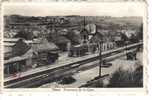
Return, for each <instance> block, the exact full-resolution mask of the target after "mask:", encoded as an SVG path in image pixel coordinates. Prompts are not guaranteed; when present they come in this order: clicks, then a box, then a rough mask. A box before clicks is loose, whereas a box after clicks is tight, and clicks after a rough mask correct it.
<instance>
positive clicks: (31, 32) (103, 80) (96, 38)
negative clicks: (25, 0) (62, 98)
mask: <svg viewBox="0 0 152 100" xmlns="http://www.w3.org/2000/svg"><path fill="white" fill-rule="evenodd" d="M145 16H146V14H145V4H142V3H136V4H134V3H133V4H132V3H131V4H130V3H128V4H123V3H120V4H119V5H116V4H107V3H105V4H104V3H103V4H100V3H95V4H90V3H87V4H86V5H83V3H82V4H74V3H69V4H66V5H62V4H56V3H55V4H45V5H44V4H9V3H8V4H7V3H6V4H4V5H3V7H2V19H3V25H2V29H3V55H4V56H3V57H4V58H3V59H4V61H3V79H4V80H3V84H4V88H5V89H10V88H144V87H145V83H144V82H145V77H146V75H145V74H144V73H145V70H144V69H145V67H146V66H145V63H144V59H145V60H146V56H145V55H144V51H145V45H144V44H145V43H144V42H145V39H144V38H145V35H144V32H145V31H144V29H145V28H144V27H145Z"/></svg>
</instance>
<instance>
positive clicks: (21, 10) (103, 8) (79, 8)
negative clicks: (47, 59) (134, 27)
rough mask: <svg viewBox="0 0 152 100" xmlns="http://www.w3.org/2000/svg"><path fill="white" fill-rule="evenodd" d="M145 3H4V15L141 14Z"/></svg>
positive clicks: (118, 15)
mask: <svg viewBox="0 0 152 100" xmlns="http://www.w3.org/2000/svg"><path fill="white" fill-rule="evenodd" d="M145 7H146V5H145V3H137V2H136V3H99V2H98V3H66V4H65V3H4V4H3V14H4V15H12V14H18V15H24V16H64V15H81V16H112V17H123V16H127V17H128V16H143V15H145V14H146V8H145Z"/></svg>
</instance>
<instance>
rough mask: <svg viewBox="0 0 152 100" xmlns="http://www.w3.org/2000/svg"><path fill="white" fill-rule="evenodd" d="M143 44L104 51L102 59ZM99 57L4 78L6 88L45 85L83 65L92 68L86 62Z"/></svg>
mask: <svg viewBox="0 0 152 100" xmlns="http://www.w3.org/2000/svg"><path fill="white" fill-rule="evenodd" d="M142 45H143V42H139V43H134V44H130V45H126V46H124V47H120V48H117V49H113V50H108V51H105V52H102V59H103V60H106V61H107V62H108V61H112V60H114V59H117V58H119V57H122V56H125V55H126V54H127V53H130V52H135V51H136V49H137V48H138V47H140V46H142ZM98 59H99V55H95V56H93V57H88V58H85V59H83V60H76V61H74V62H69V63H67V64H63V65H60V66H57V67H55V68H49V69H46V70H42V71H40V72H36V73H33V74H29V75H26V76H23V77H19V78H16V79H11V80H4V88H34V87H39V86H40V85H43V84H45V83H48V82H54V81H57V80H60V79H62V78H63V77H65V76H69V75H73V74H74V73H76V72H77V71H79V70H81V69H83V67H85V69H86V70H87V69H89V68H91V66H85V64H88V63H90V62H93V61H97V60H98ZM87 67H88V68H87Z"/></svg>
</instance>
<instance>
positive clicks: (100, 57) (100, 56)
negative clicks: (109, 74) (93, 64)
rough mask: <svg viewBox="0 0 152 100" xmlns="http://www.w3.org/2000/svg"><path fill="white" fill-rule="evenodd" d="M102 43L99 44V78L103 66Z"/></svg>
mask: <svg viewBox="0 0 152 100" xmlns="http://www.w3.org/2000/svg"><path fill="white" fill-rule="evenodd" d="M101 43H102V42H101V41H100V42H99V60H100V61H99V77H101V66H102V65H101V64H102V55H101V53H102V50H101V49H102V48H101Z"/></svg>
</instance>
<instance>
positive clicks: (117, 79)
mask: <svg viewBox="0 0 152 100" xmlns="http://www.w3.org/2000/svg"><path fill="white" fill-rule="evenodd" d="M142 86H143V66H139V67H138V68H137V69H136V70H135V71H134V72H130V71H129V70H128V71H123V70H121V69H120V68H119V69H118V70H117V71H116V72H115V73H113V74H112V77H111V78H110V82H109V85H108V87H142Z"/></svg>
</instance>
